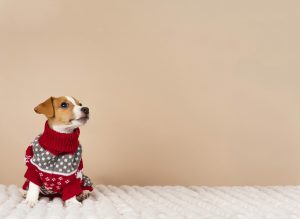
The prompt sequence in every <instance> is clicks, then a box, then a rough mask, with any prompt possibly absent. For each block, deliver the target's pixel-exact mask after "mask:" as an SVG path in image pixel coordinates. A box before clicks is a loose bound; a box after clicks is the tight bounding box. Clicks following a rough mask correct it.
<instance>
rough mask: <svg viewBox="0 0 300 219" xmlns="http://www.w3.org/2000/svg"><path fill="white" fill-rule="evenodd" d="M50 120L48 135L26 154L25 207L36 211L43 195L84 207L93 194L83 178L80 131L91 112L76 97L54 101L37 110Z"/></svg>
mask: <svg viewBox="0 0 300 219" xmlns="http://www.w3.org/2000/svg"><path fill="white" fill-rule="evenodd" d="M34 111H35V112H36V113H38V114H44V115H45V116H46V117H47V121H46V123H45V128H44V132H43V133H42V134H40V135H38V136H37V137H36V138H35V139H34V141H33V142H32V143H31V144H30V145H29V146H28V148H27V150H26V156H25V162H26V165H27V167H28V168H27V171H26V173H25V175H24V176H25V178H26V182H25V183H24V185H23V191H24V193H23V195H24V197H26V199H25V201H24V202H25V203H26V204H27V205H29V206H30V207H33V206H34V205H35V204H36V203H37V202H38V198H39V196H40V195H44V196H50V197H57V196H59V197H62V199H63V200H64V201H65V204H66V206H69V205H76V206H80V205H81V203H80V202H79V201H81V200H83V199H85V198H87V197H88V196H89V193H90V192H91V191H92V190H93V187H92V183H91V180H90V179H89V178H88V177H87V176H86V175H84V174H83V172H82V170H83V162H82V157H81V154H82V147H81V144H80V143H79V141H78V137H79V133H80V130H79V127H80V126H82V125H84V124H85V123H86V122H87V121H88V119H89V115H90V114H89V108H87V107H84V106H82V104H81V103H80V102H79V101H78V100H77V99H76V98H74V97H70V96H61V97H50V98H48V99H47V100H46V101H44V102H42V103H41V104H39V105H38V106H36V107H35V108H34Z"/></svg>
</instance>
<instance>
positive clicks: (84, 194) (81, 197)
mask: <svg viewBox="0 0 300 219" xmlns="http://www.w3.org/2000/svg"><path fill="white" fill-rule="evenodd" d="M90 193H91V192H90V191H89V190H83V191H82V193H81V194H80V195H78V196H77V197H76V198H77V200H78V201H83V200H84V199H87V198H88V197H89V196H90Z"/></svg>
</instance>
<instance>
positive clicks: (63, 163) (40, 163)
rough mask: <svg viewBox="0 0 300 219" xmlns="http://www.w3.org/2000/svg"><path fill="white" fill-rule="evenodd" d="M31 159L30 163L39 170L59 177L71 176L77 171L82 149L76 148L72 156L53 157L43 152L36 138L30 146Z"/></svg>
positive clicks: (45, 151) (47, 152)
mask: <svg viewBox="0 0 300 219" xmlns="http://www.w3.org/2000/svg"><path fill="white" fill-rule="evenodd" d="M32 151H33V157H32V158H31V163H32V164H33V165H35V166H36V167H37V168H38V169H39V170H41V171H43V172H46V173H51V174H59V175H66V176H68V175H71V174H73V173H75V172H76V171H77V169H78V166H79V164H80V160H81V153H82V148H81V145H79V146H78V149H77V151H76V152H75V153H74V154H62V155H57V156H56V155H54V154H52V153H50V152H49V151H47V150H45V149H44V148H43V147H42V146H41V145H39V143H38V137H37V138H36V139H35V140H34V142H33V145H32Z"/></svg>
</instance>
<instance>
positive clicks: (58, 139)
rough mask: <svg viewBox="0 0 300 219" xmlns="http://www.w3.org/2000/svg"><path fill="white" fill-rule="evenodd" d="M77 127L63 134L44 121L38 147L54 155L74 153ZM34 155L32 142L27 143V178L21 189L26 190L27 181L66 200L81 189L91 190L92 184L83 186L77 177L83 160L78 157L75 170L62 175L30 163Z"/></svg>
mask: <svg viewBox="0 0 300 219" xmlns="http://www.w3.org/2000/svg"><path fill="white" fill-rule="evenodd" d="M79 134H80V131H79V129H78V128H77V129H75V131H74V132H73V133H70V134H64V133H59V132H56V131H54V130H52V129H51V128H50V127H49V125H48V122H46V123H45V130H44V132H43V134H42V135H41V136H40V137H39V140H38V142H39V145H40V146H39V147H43V148H44V149H46V150H47V151H49V152H50V153H52V154H53V155H55V156H61V155H62V154H66V153H67V154H70V155H71V154H74V153H76V151H77V149H78V147H79V141H78V137H79ZM33 156H34V151H33V144H31V145H29V146H28V148H27V150H26V154H25V163H26V166H27V167H28V168H27V171H26V173H25V175H24V176H25V178H26V179H27V180H26V182H25V183H24V185H23V189H25V190H27V189H28V186H29V181H30V182H33V183H34V184H36V185H38V186H40V187H45V188H46V189H48V190H50V191H52V192H53V194H49V196H50V197H51V196H61V197H62V199H63V200H67V199H69V198H71V197H73V196H76V195H79V194H80V193H82V190H89V191H92V190H93V187H92V186H84V180H83V179H82V177H79V178H78V175H77V174H79V175H81V176H82V169H83V162H82V159H80V162H79V166H78V168H77V171H76V172H75V173H73V174H70V175H62V174H59V173H51V172H50V173H49V172H47V171H43V170H41V169H39V167H38V166H36V164H34V163H32V160H31V159H32V158H33Z"/></svg>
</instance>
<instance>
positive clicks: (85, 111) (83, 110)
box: [81, 107, 90, 114]
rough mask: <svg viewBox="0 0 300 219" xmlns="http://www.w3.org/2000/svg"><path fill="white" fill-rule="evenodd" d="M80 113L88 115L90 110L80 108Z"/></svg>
mask: <svg viewBox="0 0 300 219" xmlns="http://www.w3.org/2000/svg"><path fill="white" fill-rule="evenodd" d="M81 111H82V112H84V113H85V114H89V112H90V110H89V108H87V107H82V108H81Z"/></svg>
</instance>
